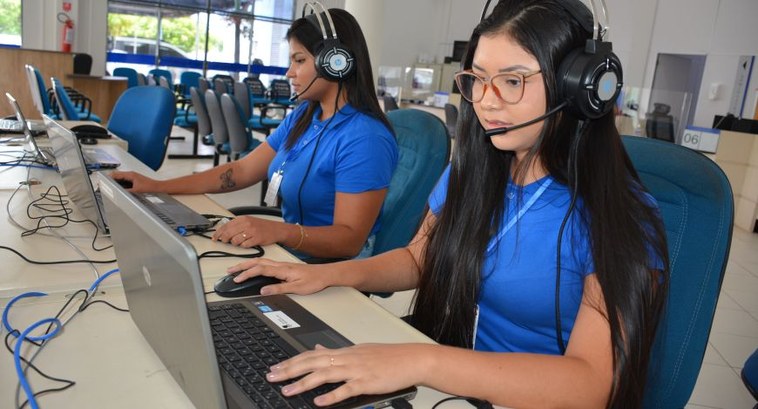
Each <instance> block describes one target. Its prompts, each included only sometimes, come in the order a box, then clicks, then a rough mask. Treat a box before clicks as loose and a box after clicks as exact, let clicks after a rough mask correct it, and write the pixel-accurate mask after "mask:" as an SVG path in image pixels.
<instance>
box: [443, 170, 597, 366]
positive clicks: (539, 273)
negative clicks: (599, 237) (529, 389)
mask: <svg viewBox="0 0 758 409" xmlns="http://www.w3.org/2000/svg"><path fill="white" fill-rule="evenodd" d="M449 175H450V168H449V167H448V168H447V169H446V170H445V172H444V173H443V174H442V177H441V179H440V181H439V182H438V184H437V186H436V187H435V189H434V191H433V192H432V194H431V196H430V198H429V206H430V208H431V210H432V212H433V213H434V214H437V215H438V214H439V212H440V211H441V210H442V205H443V203H444V201H445V197H446V195H447V186H448V179H449ZM547 178H551V177H550V176H546V177H545V178H543V179H541V180H538V181H535V182H533V183H531V184H529V185H526V186H523V187H520V186H516V185H514V184H512V183H511V184H509V185H508V189H507V192H506V195H507V196H508V198H509V200H507V203H508V204H507V206H506V210H505V211H506V214H505V216H504V217H503V221H502V224H503V225H506V224H507V223H508V222H509V221H510V220H511V218H513V216H514V215H515V214H517V213H518V210H519V209H520V208H521V207H522V206H524V204H525V203H527V202H528V201H529V198H530V197H532V196H533V195H534V194H535V193H536V192H537V191H538V190H539V188H540V186H541V185H542V184H543V182H545V180H546V179H547ZM519 195H521V196H519ZM570 200H571V194H570V192H569V189H568V187H566V186H565V185H563V184H561V183H559V182H557V181H555V180H552V183H550V185H549V186H548V187H547V188H546V189H545V190H544V192H543V193H542V194H541V195H540V196H539V198H538V199H537V201H535V202H534V204H533V205H532V206H531V207H529V208H528V210H527V211H526V212H525V213H524V214H523V215H522V216H521V217H520V218H519V219H518V221H517V222H516V224H515V225H514V226H513V227H512V228H511V229H509V230H508V231H507V232H506V233H505V235H504V236H502V238H501V239H500V240H496V243H495V247H494V248H493V249H492V251H490V252H488V253H487V254H486V256H485V261H484V265H483V269H482V287H481V291H480V294H479V317H478V325H477V327H476V336H475V344H474V345H475V349H477V350H481V351H496V352H532V353H544V354H559V350H558V344H557V341H556V339H555V308H554V305H555V273H556V249H557V239H558V230H559V228H560V225H561V222H562V221H563V218H564V216H565V214H566V211H567V210H568V206H569V203H570ZM581 209H582V203H581V200H580V199H577V204H576V207H575V208H574V211H573V212H572V214H571V216H570V217H569V219H568V220H567V222H566V227H565V228H564V232H563V240H562V242H561V283H560V297H561V308H560V310H561V330H562V336H563V340H564V345H565V344H566V343H568V338H569V335H570V334H571V330H572V328H573V326H574V321H575V319H576V314H577V312H578V311H579V305H580V303H581V299H582V292H583V285H584V278H585V277H586V276H587V275H589V274H591V273H593V271H594V265H593V259H592V251H591V247H590V242H589V232H588V230H587V226H586V225H585V224H584V222H582V221H581V217H580V216H579V215H580V211H581ZM502 227H503V226H500V228H501V229H502ZM498 230H500V229H498ZM495 236H497V234H496V235H495ZM493 240H495V239H494V238H493Z"/></svg>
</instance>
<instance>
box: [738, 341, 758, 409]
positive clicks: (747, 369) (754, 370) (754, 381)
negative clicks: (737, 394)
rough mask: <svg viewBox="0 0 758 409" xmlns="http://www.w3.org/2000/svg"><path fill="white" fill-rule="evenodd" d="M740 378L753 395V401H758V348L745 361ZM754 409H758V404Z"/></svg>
mask: <svg viewBox="0 0 758 409" xmlns="http://www.w3.org/2000/svg"><path fill="white" fill-rule="evenodd" d="M740 377H741V378H742V382H744V383H745V387H746V388H747V390H748V391H749V392H750V394H751V395H753V399H755V400H758V348H757V349H756V350H755V351H753V353H752V354H751V355H750V356H749V357H748V358H747V360H746V361H745V365H743V366H742V370H741V371H740ZM753 409H758V403H756V404H755V406H753Z"/></svg>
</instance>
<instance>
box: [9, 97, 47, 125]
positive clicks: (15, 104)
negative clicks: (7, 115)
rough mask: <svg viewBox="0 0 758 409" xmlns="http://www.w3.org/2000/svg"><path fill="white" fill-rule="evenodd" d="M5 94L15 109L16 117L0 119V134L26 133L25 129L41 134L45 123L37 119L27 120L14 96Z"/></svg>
mask: <svg viewBox="0 0 758 409" xmlns="http://www.w3.org/2000/svg"><path fill="white" fill-rule="evenodd" d="M5 96H6V97H7V98H8V102H10V104H11V105H12V106H13V110H14V111H16V119H0V134H4V133H18V134H26V130H28V131H29V132H30V133H31V134H32V135H41V134H44V133H45V129H46V128H45V124H43V123H41V122H37V121H27V120H26V118H25V117H24V115H23V114H22V113H21V108H20V107H19V105H18V102H17V101H16V98H14V97H13V95H11V94H10V93H9V92H6V93H5Z"/></svg>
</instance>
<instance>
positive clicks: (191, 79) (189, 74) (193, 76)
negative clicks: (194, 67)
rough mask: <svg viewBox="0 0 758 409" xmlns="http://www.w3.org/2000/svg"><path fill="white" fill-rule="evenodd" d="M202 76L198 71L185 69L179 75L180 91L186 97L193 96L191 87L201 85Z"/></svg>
mask: <svg viewBox="0 0 758 409" xmlns="http://www.w3.org/2000/svg"><path fill="white" fill-rule="evenodd" d="M200 77H202V74H200V73H199V72H196V71H184V72H183V73H181V75H179V88H180V90H179V91H180V94H181V95H182V96H183V97H184V98H186V99H190V98H191V95H190V89H191V88H192V87H195V88H197V87H199V86H200V82H199V79H200Z"/></svg>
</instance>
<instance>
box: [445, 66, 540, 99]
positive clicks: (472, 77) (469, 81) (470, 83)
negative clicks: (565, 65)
mask: <svg viewBox="0 0 758 409" xmlns="http://www.w3.org/2000/svg"><path fill="white" fill-rule="evenodd" d="M540 72H541V71H540V70H537V71H531V72H527V73H523V74H522V73H519V72H503V73H500V74H497V75H493V76H492V77H490V78H489V79H484V78H482V77H480V76H478V75H476V74H474V73H473V72H471V71H469V70H466V71H459V72H458V73H456V74H455V82H456V84H458V89H459V90H460V91H461V96H463V98H466V100H467V101H469V102H479V101H481V100H482V98H484V94H485V93H486V92H487V86H488V85H489V86H490V87H492V90H493V91H494V92H495V95H497V97H498V98H500V100H502V101H503V102H505V103H506V104H517V103H518V102H519V101H521V98H523V97H524V82H525V80H526V79H527V78H529V77H531V76H532V75H535V74H539V73H540Z"/></svg>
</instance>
